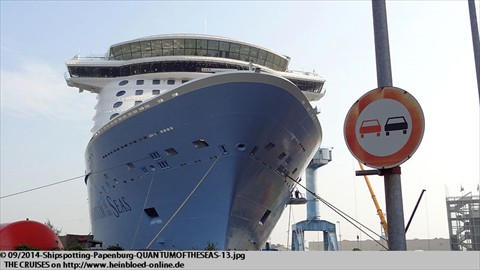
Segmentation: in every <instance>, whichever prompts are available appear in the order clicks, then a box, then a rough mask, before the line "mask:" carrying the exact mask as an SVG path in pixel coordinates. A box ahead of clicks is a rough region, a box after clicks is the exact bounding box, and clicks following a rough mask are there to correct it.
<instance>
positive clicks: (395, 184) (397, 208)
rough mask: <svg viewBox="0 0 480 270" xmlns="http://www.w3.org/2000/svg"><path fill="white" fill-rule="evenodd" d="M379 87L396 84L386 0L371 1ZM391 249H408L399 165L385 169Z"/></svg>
mask: <svg viewBox="0 0 480 270" xmlns="http://www.w3.org/2000/svg"><path fill="white" fill-rule="evenodd" d="M372 11H373V29H374V35H375V57H376V63H377V83H378V87H385V86H393V85H392V84H393V83H392V69H391V64H390V48H389V43H388V27H387V12H386V7H385V0H372ZM382 172H383V174H384V182H385V201H386V210H387V223H388V244H389V249H390V250H407V241H406V238H405V221H404V217H403V201H402V185H401V179H400V167H399V166H397V167H395V168H392V169H388V170H382Z"/></svg>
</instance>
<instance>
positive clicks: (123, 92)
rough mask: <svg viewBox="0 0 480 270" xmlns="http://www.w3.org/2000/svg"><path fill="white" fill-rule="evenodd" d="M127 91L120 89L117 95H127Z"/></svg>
mask: <svg viewBox="0 0 480 270" xmlns="http://www.w3.org/2000/svg"><path fill="white" fill-rule="evenodd" d="M125 93H126V92H125V91H124V90H122V91H118V93H117V97H121V96H123V95H125Z"/></svg>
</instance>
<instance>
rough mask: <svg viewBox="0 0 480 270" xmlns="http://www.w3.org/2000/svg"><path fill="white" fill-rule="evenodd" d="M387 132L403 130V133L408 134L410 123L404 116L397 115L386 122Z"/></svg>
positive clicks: (388, 133)
mask: <svg viewBox="0 0 480 270" xmlns="http://www.w3.org/2000/svg"><path fill="white" fill-rule="evenodd" d="M384 129H385V133H386V135H387V136H388V135H390V131H396V130H402V131H403V134H407V129H408V123H407V121H406V120H405V117H403V116H395V117H390V118H388V119H387V122H386V123H385V128H384Z"/></svg>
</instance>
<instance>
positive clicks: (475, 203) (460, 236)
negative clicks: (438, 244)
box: [446, 192, 480, 250]
mask: <svg viewBox="0 0 480 270" xmlns="http://www.w3.org/2000/svg"><path fill="white" fill-rule="evenodd" d="M446 202H447V215H448V231H449V235H450V249H451V250H480V196H479V195H472V193H471V192H469V193H467V194H466V195H464V196H461V197H447V199H446Z"/></svg>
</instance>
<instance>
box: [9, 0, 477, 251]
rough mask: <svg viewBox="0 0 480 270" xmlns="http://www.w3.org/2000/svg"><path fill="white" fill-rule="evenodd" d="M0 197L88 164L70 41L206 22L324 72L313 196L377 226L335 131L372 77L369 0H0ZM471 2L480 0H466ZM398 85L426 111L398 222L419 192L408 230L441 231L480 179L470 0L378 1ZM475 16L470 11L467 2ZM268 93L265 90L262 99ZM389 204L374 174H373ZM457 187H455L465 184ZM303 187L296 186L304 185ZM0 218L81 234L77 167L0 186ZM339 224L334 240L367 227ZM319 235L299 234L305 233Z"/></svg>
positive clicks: (84, 210)
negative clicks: (69, 65)
mask: <svg viewBox="0 0 480 270" xmlns="http://www.w3.org/2000/svg"><path fill="white" fill-rule="evenodd" d="M0 5H1V24H0V25H1V32H0V33H1V38H0V40H1V41H0V42H1V57H0V60H1V74H0V75H1V111H0V112H1V119H0V120H1V159H0V162H1V168H0V169H1V170H0V177H1V178H0V179H1V183H0V187H1V191H0V193H1V196H5V195H8V194H12V193H15V192H19V191H23V190H27V189H31V188H35V187H38V186H43V185H47V184H50V183H55V182H58V181H61V180H65V179H70V178H73V177H77V176H81V175H83V174H84V170H85V163H84V150H85V147H86V145H87V142H88V140H89V139H90V136H91V134H90V129H91V128H92V126H93V122H92V120H91V119H92V117H93V115H94V106H95V102H96V99H95V95H93V94H90V93H88V92H84V93H81V94H80V93H78V90H77V89H75V88H70V87H68V86H67V85H66V83H65V80H64V73H65V72H66V67H65V62H66V61H67V60H69V59H71V58H72V57H73V56H75V55H76V54H80V55H83V56H87V55H90V54H100V55H101V54H105V53H106V52H107V50H108V47H109V46H110V45H112V44H115V43H119V42H122V41H127V40H130V39H135V38H140V37H144V36H150V35H158V34H173V33H199V34H203V33H207V34H210V35H219V36H226V37H230V38H234V39H238V40H242V41H246V42H249V43H253V44H257V45H260V46H263V47H266V48H269V49H272V50H274V51H277V52H280V53H282V54H285V55H288V56H290V57H291V62H290V69H294V70H301V71H313V70H314V71H315V72H317V73H319V74H320V75H322V76H324V77H325V78H326V80H327V82H326V84H325V87H326V89H327V93H326V95H325V97H324V98H323V99H322V100H321V101H320V102H318V103H316V104H315V105H317V106H318V107H319V108H320V109H321V114H319V119H320V122H321V124H322V128H323V134H324V138H323V142H322V145H323V146H324V147H333V161H332V162H331V163H330V164H328V165H327V166H325V167H323V168H321V169H320V172H319V174H320V176H321V183H320V187H321V190H320V191H319V195H320V196H321V197H322V198H324V199H325V200H327V201H328V202H330V203H332V204H333V205H335V206H336V207H338V208H340V209H342V210H343V211H345V212H347V213H348V214H349V215H351V216H353V217H355V218H357V219H358V220H359V221H360V222H362V223H364V224H366V225H368V226H369V227H370V228H371V229H373V230H375V231H376V232H377V233H380V222H379V218H378V216H377V214H376V209H375V207H374V205H373V202H372V200H371V197H370V194H369V192H368V189H367V186H366V185H365V182H364V180H363V178H360V177H356V176H355V170H358V164H357V163H356V160H355V159H354V158H353V157H352V155H351V154H350V152H349V150H348V148H347V147H346V144H345V142H344V136H343V124H344V119H345V116H346V114H347V112H348V110H349V108H350V107H351V106H352V104H353V103H354V102H355V101H356V100H357V99H358V98H360V97H361V96H362V95H363V94H364V93H366V92H367V91H369V90H371V89H374V88H376V87H377V85H376V84H377V80H376V69H375V54H374V53H375V51H374V39H373V23H372V9H371V2H370V1H304V2H302V1H291V2H290V1H281V2H274V1H264V2H256V1H243V2H234V1H225V2H224V1H211V2H207V1H205V2H201V1H192V2H180V1H176V2H173V1H172V2H170V1H166V2H161V1H151V2H141V1H135V2H129V1H119V2H114V1H106V2H100V1H95V2H94V1H85V2H71V1H65V2H63V1H51V2H42V1H32V2H29V1H1V2H0ZM476 6H477V11H478V10H479V9H480V3H479V2H478V1H476ZM387 16H388V26H389V37H390V51H391V59H392V72H393V84H394V86H397V87H400V88H403V89H405V90H407V91H409V92H410V93H411V94H412V95H413V96H414V97H415V98H416V99H417V100H418V102H419V103H420V105H421V106H422V108H423V112H424V115H425V122H426V127H425V134H424V137H423V141H422V143H421V145H420V147H419V148H418V150H417V151H416V153H415V154H414V155H413V157H412V158H411V159H410V160H408V161H407V162H406V163H404V164H403V165H402V175H401V178H402V187H403V202H404V213H405V219H406V221H407V220H408V218H409V217H410V214H411V212H412V210H413V207H414V205H415V203H416V201H417V198H418V196H419V195H420V193H421V191H422V189H426V193H425V195H424V198H423V200H422V202H421V204H420V207H419V209H418V211H417V214H416V216H415V218H414V220H413V222H412V225H411V226H410V228H409V231H408V233H407V239H413V238H422V239H426V238H435V237H443V238H448V224H447V216H446V203H445V197H446V196H447V195H448V196H461V195H462V193H463V194H466V193H468V192H472V193H473V194H474V195H478V191H477V185H478V183H479V178H480V177H479V163H480V161H479V97H478V88H477V85H476V78H475V67H474V60H473V59H474V58H473V48H472V39H471V30H470V22H469V13H468V3H467V1H387ZM477 17H478V12H477ZM272 102H275V101H274V100H272ZM370 181H371V182H372V185H373V188H374V190H375V193H376V195H377V198H378V199H379V201H380V204H381V207H382V209H383V211H385V202H384V186H383V178H381V177H370ZM461 187H463V188H464V191H463V192H461V191H460V189H461ZM302 192H304V191H302ZM0 207H1V208H0V210H1V212H0V222H1V223H6V222H13V221H17V220H21V219H25V218H30V219H33V220H38V221H46V220H47V219H49V220H50V221H51V222H52V223H53V224H54V225H56V226H57V227H59V228H62V229H63V233H72V234H88V233H90V221H89V216H88V201H87V191H86V186H85V184H84V183H83V178H79V179H78V180H74V181H70V182H66V183H63V184H60V185H56V186H52V187H49V188H46V189H40V190H37V191H32V192H29V193H25V194H22V195H17V196H12V197H8V198H4V199H1V201H0ZM292 209H293V211H292V215H291V216H290V220H289V215H288V214H289V208H286V210H285V212H284V215H283V216H282V218H281V219H280V221H279V223H278V225H277V227H276V229H275V230H274V232H273V234H272V235H271V242H272V243H280V244H283V245H286V243H287V230H288V224H293V223H295V222H298V221H301V220H303V219H305V208H304V207H303V206H293V207H292ZM321 214H322V218H323V219H325V220H329V221H331V222H333V223H336V222H337V221H339V222H340V224H341V233H342V239H349V240H355V239H356V237H357V235H359V237H360V239H366V237H365V236H364V235H363V234H359V232H358V230H357V229H356V228H354V227H353V226H351V225H349V224H348V223H347V222H346V221H344V220H343V219H342V218H341V217H340V216H338V215H337V214H335V213H334V212H333V211H331V210H330V209H328V208H327V207H326V206H325V205H322V209H321ZM317 239H321V234H317V233H309V234H307V240H317Z"/></svg>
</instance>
